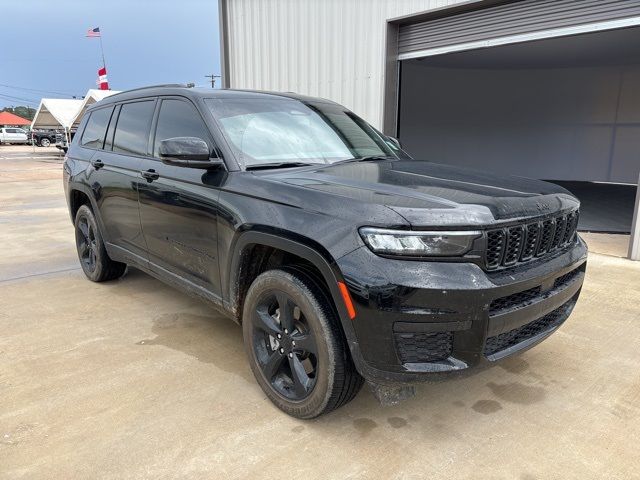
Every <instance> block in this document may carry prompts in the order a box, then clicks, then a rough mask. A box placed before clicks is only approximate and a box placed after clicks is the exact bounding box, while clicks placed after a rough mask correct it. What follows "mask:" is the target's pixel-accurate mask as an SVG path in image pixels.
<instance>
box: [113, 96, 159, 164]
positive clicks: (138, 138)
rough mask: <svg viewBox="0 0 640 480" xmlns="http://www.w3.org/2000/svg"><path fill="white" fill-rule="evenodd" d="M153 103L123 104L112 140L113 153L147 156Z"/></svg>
mask: <svg viewBox="0 0 640 480" xmlns="http://www.w3.org/2000/svg"><path fill="white" fill-rule="evenodd" d="M154 106H155V102H153V101H147V102H135V103H125V104H124V105H122V107H121V109H120V116H118V125H116V133H115V136H114V138H113V151H114V152H121V153H130V154H134V155H146V154H147V141H148V137H149V125H150V124H151V117H152V116H153V109H154Z"/></svg>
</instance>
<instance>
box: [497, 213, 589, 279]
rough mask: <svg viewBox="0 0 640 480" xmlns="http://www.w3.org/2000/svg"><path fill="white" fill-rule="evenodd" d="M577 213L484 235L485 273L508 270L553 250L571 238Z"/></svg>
mask: <svg viewBox="0 0 640 480" xmlns="http://www.w3.org/2000/svg"><path fill="white" fill-rule="evenodd" d="M577 226H578V211H577V210H576V211H575V212H571V213H568V214H565V215H558V216H555V217H553V218H548V219H545V220H542V221H537V222H527V223H523V224H521V225H515V226H511V227H505V228H501V229H497V230H489V231H488V232H487V250H486V253H485V267H486V268H487V270H496V269H498V268H505V267H511V266H513V265H516V264H517V263H521V262H526V261H528V260H531V259H532V258H534V257H542V256H544V255H547V254H549V253H552V252H554V251H557V250H559V249H561V248H563V247H565V246H567V245H568V244H569V243H571V242H572V241H573V240H574V239H575V234H576V228H577Z"/></svg>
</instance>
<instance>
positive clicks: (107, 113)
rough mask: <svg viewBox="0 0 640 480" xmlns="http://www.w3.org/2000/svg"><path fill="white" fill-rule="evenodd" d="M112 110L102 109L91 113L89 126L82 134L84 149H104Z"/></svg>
mask: <svg viewBox="0 0 640 480" xmlns="http://www.w3.org/2000/svg"><path fill="white" fill-rule="evenodd" d="M112 110H113V108H101V109H100V110H95V111H93V112H91V116H90V117H89V120H88V121H87V126H86V127H85V129H84V132H83V133H82V146H83V147H89V148H102V145H103V144H104V136H105V134H106V132H107V125H108V124H109V119H110V118H111V112H112Z"/></svg>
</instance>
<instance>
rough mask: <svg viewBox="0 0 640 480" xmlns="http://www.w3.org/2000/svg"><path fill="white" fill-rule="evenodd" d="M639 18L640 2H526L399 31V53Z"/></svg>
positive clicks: (584, 0) (637, 0)
mask: <svg viewBox="0 0 640 480" xmlns="http://www.w3.org/2000/svg"><path fill="white" fill-rule="evenodd" d="M638 15H640V0H524V1H522V2H518V3H511V4H508V5H500V6H497V7H492V8H487V9H486V10H484V11H483V12H470V13H465V14H461V15H456V16H453V17H447V18H441V19H439V20H435V21H433V20H431V21H428V22H422V23H416V24H413V25H406V26H403V27H401V28H400V34H399V38H398V53H399V54H400V55H402V54H409V53H414V52H419V51H420V50H425V49H431V48H438V47H442V46H446V45H456V44H463V43H469V42H477V41H479V40H488V39H491V38H498V37H506V36H509V35H521V34H524V33H531V32H539V31H543V30H551V29H554V28H562V27H570V26H575V25H584V24H588V23H598V22H603V21H608V20H616V19H621V18H630V17H636V16H638Z"/></svg>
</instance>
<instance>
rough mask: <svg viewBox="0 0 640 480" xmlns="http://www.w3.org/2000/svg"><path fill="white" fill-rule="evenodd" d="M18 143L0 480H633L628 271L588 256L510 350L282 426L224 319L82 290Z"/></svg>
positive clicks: (634, 314)
mask: <svg viewBox="0 0 640 480" xmlns="http://www.w3.org/2000/svg"><path fill="white" fill-rule="evenodd" d="M32 152H33V150H32V148H31V147H12V146H2V147H0V245H1V246H2V248H1V249H0V332H2V333H1V334H0V477H1V478H10V479H15V478H25V479H38V478H60V479H65V478H118V479H123V478H154V479H158V478H194V479H195V478H230V479H234V478H251V479H254V478H291V477H293V478H309V479H311V478H318V479H333V478H335V479H344V478H366V479H372V478H382V479H400V478H407V479H413V478H416V479H417V478H435V477H443V478H474V479H477V478H495V479H501V478H504V479H514V478H516V479H522V480H525V479H526V480H531V479H536V478H538V479H547V478H563V479H568V478H576V479H578V478H579V479H584V478H620V479H628V478H640V471H639V469H640V455H638V452H637V445H638V442H640V353H639V352H640V301H639V300H640V263H634V262H631V261H628V260H624V259H621V258H617V257H615V256H610V255H602V254H598V253H592V254H591V256H590V265H589V268H588V272H587V280H586V283H585V287H584V290H583V293H582V298H581V299H580V301H579V302H578V306H577V307H576V309H575V311H574V313H573V315H572V316H571V317H570V319H569V320H568V321H567V323H566V324H565V325H564V326H563V327H562V328H561V329H560V331H559V332H557V333H556V334H555V335H553V336H552V337H551V338H550V339H549V340H547V341H546V342H544V343H543V344H541V345H540V346H538V347H536V348H534V349H532V350H530V351H528V352H526V353H524V354H523V355H521V356H520V357H516V358H512V359H509V360H507V361H505V362H504V363H502V364H500V365H499V366H496V367H494V368H492V369H489V370H485V371H482V372H480V373H478V374H476V375H473V376H470V377H467V378H464V379H455V380H451V381H448V382H444V383H438V384H429V385H423V386H420V387H419V389H418V395H417V396H416V397H415V398H413V399H411V400H409V401H406V402H405V403H402V404H401V405H398V406H396V407H387V408H382V407H380V406H379V405H378V404H377V403H376V401H375V400H374V398H373V396H372V395H371V394H370V393H369V392H368V391H367V390H366V389H363V390H362V392H361V393H360V394H359V395H358V397H357V398H356V399H355V400H354V401H353V402H352V403H351V404H349V405H348V406H346V407H345V408H342V409H340V410H338V411H337V412H334V413H333V414H330V415H328V416H326V417H323V418H320V419H317V420H314V421H299V420H295V419H292V418H290V417H287V416H285V415H284V414H282V413H280V412H279V411H278V410H276V409H275V408H274V407H273V406H272V405H271V403H270V402H269V401H268V400H267V398H266V397H265V396H264V395H263V394H262V391H261V390H260V389H259V387H258V386H257V384H256V383H255V381H254V379H253V377H252V374H251V371H250V369H249V367H248V366H247V363H246V360H245V356H244V351H243V346H242V335H241V330H240V328H239V327H238V326H237V325H235V324H233V323H232V322H231V321H229V320H226V319H225V318H223V317H221V316H220V315H218V314H216V313H215V312H214V311H212V310H211V309H209V308H208V307H207V306H206V305H205V304H203V303H201V302H199V301H197V300H194V299H192V298H190V297H188V296H186V295H183V294H182V293H180V292H176V291H174V290H172V289H170V288H168V287H166V286H164V285H163V284H162V283H160V282H158V281H157V280H154V279H152V278H150V277H148V276H147V275H145V274H143V273H141V272H139V271H136V270H131V271H129V273H128V274H127V275H126V276H125V277H124V278H122V279H121V280H118V281H115V282H111V283H108V284H102V285H97V284H93V283H91V282H89V281H87V280H85V278H84V276H83V274H82V272H81V271H80V269H79V267H78V264H77V258H76V253H75V247H74V242H73V229H72V225H71V223H70V221H69V217H68V213H67V209H66V204H65V201H64V198H63V191H62V182H61V158H60V156H59V155H58V153H57V151H56V150H55V149H41V148H38V149H36V153H35V154H34V153H32ZM605 244H606V242H605Z"/></svg>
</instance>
